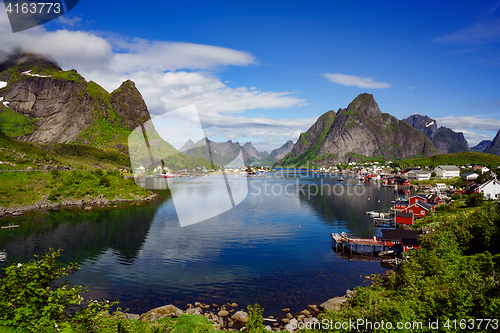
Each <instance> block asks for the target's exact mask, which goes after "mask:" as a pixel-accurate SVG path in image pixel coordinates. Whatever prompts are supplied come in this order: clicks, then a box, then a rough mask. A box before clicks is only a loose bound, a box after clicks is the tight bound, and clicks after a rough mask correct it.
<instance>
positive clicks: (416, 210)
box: [401, 201, 434, 219]
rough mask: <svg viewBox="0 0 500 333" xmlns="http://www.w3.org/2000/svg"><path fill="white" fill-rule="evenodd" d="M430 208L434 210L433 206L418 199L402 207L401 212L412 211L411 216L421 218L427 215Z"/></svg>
mask: <svg viewBox="0 0 500 333" xmlns="http://www.w3.org/2000/svg"><path fill="white" fill-rule="evenodd" d="M431 210H434V206H433V205H431V204H428V203H426V202H423V201H418V202H416V203H414V204H413V205H410V206H408V207H407V208H405V209H403V210H402V211H401V212H403V213H413V218H415V219H417V218H422V217H424V216H427V214H429V212H430V211H431Z"/></svg>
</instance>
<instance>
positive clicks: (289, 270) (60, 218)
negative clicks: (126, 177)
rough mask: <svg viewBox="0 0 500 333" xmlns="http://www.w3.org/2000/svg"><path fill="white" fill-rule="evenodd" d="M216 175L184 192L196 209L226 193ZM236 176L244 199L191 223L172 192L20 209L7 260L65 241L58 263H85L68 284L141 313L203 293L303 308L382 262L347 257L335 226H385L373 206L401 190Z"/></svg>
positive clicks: (321, 179) (367, 231)
mask: <svg viewBox="0 0 500 333" xmlns="http://www.w3.org/2000/svg"><path fill="white" fill-rule="evenodd" d="M233 177H236V176H233ZM214 181H215V178H214V177H202V178H197V179H193V180H192V181H190V182H188V183H187V184H186V193H189V196H187V198H189V197H192V198H193V202H192V203H190V202H189V201H185V202H184V204H186V205H190V204H191V205H192V209H193V210H196V209H197V207H198V206H197V204H196V201H197V199H200V198H203V197H204V196H211V195H220V194H219V193H216V192H213V191H211V188H212V185H213V182H214ZM239 181H240V182H243V184H244V182H247V183H248V186H249V187H248V196H247V197H246V199H245V200H243V202H241V203H240V204H239V205H237V206H236V207H235V208H233V209H231V210H228V211H226V212H225V213H223V214H221V215H219V216H216V217H213V218H210V219H208V220H206V221H203V222H200V223H197V224H192V225H188V226H185V227H181V226H180V225H179V221H178V218H177V214H176V209H175V206H174V204H173V200H172V197H171V196H170V195H168V194H167V195H164V199H163V200H162V201H161V202H160V203H156V204H151V205H146V206H135V205H131V206H128V207H125V208H120V209H101V210H99V209H95V210H94V211H91V212H87V211H82V210H79V211H59V212H47V213H43V214H32V215H26V216H22V217H19V218H17V219H15V222H16V223H17V224H20V225H21V228H18V229H12V230H2V231H0V252H2V251H3V252H4V253H5V254H6V258H4V259H3V261H0V265H1V267H6V266H8V265H10V264H12V263H17V262H27V261H29V260H31V259H33V255H34V254H43V253H46V252H47V250H48V249H49V248H55V249H58V248H62V249H64V252H63V256H62V257H61V260H60V261H61V263H66V264H67V263H69V262H78V263H80V264H81V269H80V270H79V271H78V272H77V273H75V274H72V275H71V276H70V277H69V282H70V283H71V284H81V285H87V286H88V287H89V290H90V292H89V293H88V295H87V297H88V298H92V299H97V298H102V297H105V298H107V299H119V300H120V301H121V304H120V305H121V307H122V308H123V309H129V312H132V313H143V312H145V311H147V310H150V309H152V308H154V307H157V306H161V305H165V304H175V305H177V306H179V307H181V308H185V306H186V304H187V303H194V302H195V301H201V302H205V303H207V304H210V303H213V302H215V303H217V304H223V303H226V302H236V303H238V304H239V306H240V307H241V308H244V307H246V305H248V304H254V303H256V302H258V303H259V304H260V305H261V306H262V307H264V308H265V314H266V315H270V314H275V313H278V312H279V311H280V309H281V308H283V307H289V308H290V309H291V310H292V311H298V310H301V309H304V308H305V307H306V306H307V304H312V303H316V304H318V303H321V302H323V301H325V300H327V299H329V298H332V297H335V296H340V295H343V294H344V292H345V290H346V289H353V288H354V287H355V286H358V285H363V284H364V283H365V282H364V278H363V277H364V276H365V275H369V274H372V273H382V272H383V271H384V268H382V267H381V266H380V262H378V261H359V260H347V259H345V258H341V257H340V256H339V255H338V254H336V253H335V252H334V251H333V250H332V240H331V236H330V233H331V232H347V233H349V234H352V235H355V236H360V237H371V236H373V235H379V234H380V230H379V229H378V228H375V227H374V226H373V223H372V220H371V219H370V218H369V217H368V216H367V215H366V214H365V212H366V211H368V210H381V209H386V208H388V207H389V206H390V204H391V200H393V199H394V197H395V194H394V191H392V190H390V189H388V188H384V187H380V186H378V185H376V184H365V183H361V182H359V181H357V180H356V179H354V178H352V177H351V178H350V177H346V180H345V181H343V182H341V181H338V180H337V178H336V176H331V175H319V176H318V175H317V174H294V173H291V174H286V173H284V174H283V173H280V174H279V175H278V176H276V174H274V173H267V174H263V175H261V176H260V177H241V176H240V179H239ZM8 222H9V223H12V222H13V221H12V220H10V221H3V222H2V225H7V224H8Z"/></svg>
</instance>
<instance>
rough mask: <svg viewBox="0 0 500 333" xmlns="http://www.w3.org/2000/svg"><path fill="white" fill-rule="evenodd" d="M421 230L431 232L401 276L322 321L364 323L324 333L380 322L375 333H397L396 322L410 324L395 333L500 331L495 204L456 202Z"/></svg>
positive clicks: (499, 223)
mask: <svg viewBox="0 0 500 333" xmlns="http://www.w3.org/2000/svg"><path fill="white" fill-rule="evenodd" d="M466 203H467V204H466ZM475 205H478V206H476V207H471V206H475ZM424 226H426V227H434V228H436V230H435V231H434V232H432V233H430V234H428V235H425V236H423V237H422V239H421V246H420V249H419V250H411V251H410V252H409V253H408V255H409V259H408V261H407V262H405V263H404V264H403V265H402V266H401V268H400V269H399V270H397V271H396V272H395V273H394V274H393V275H392V276H391V277H390V278H385V279H380V280H379V281H378V282H377V283H375V284H373V285H372V286H370V287H365V288H357V294H356V296H355V297H354V298H352V299H351V301H350V302H349V304H348V305H346V306H344V307H343V308H342V310H340V311H336V312H330V313H327V314H325V315H324V317H323V319H325V320H327V322H329V323H345V322H349V320H350V321H351V322H353V321H354V322H356V321H357V320H359V323H362V324H361V325H360V326H356V328H355V329H354V328H353V327H352V326H351V327H347V328H346V329H335V326H333V329H329V330H328V331H331V332H346V331H348V332H372V331H374V330H375V329H373V326H370V324H369V323H372V324H373V323H379V325H380V323H383V322H384V323H386V325H385V328H381V327H380V328H379V329H376V331H377V332H389V331H395V329H396V325H397V323H398V322H399V323H405V324H406V323H409V324H406V326H404V325H403V327H399V328H398V329H396V331H398V332H431V331H432V332H436V331H437V332H456V331H460V330H464V329H468V330H470V331H475V332H491V331H495V327H497V328H500V322H499V320H500V274H499V273H500V241H499V240H500V204H499V203H494V202H485V203H481V200H458V201H456V202H454V203H453V204H451V205H442V206H441V207H439V208H438V209H437V212H436V213H434V214H432V215H430V216H429V217H426V218H424V219H422V220H420V221H418V224H417V225H416V227H417V228H421V227H424ZM483 319H485V320H483ZM486 319H491V321H486ZM387 323H391V325H393V329H389V328H388V326H389V325H388V324H387ZM419 323H420V324H421V325H422V326H419V325H420V324H419ZM487 324H488V326H486V325H487ZM304 331H307V332H320V331H322V330H319V329H318V330H314V329H311V330H307V329H304Z"/></svg>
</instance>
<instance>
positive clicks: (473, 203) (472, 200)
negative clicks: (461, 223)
mask: <svg viewBox="0 0 500 333" xmlns="http://www.w3.org/2000/svg"><path fill="white" fill-rule="evenodd" d="M483 201H484V196H483V194H482V193H471V194H469V195H468V196H467V198H466V199H465V204H466V205H467V207H477V206H480V205H481V204H482V203H483Z"/></svg>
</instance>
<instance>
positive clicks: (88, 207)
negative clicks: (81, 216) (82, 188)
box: [84, 206, 92, 210]
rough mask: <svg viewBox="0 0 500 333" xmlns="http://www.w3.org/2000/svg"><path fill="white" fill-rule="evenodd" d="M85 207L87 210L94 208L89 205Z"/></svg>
mask: <svg viewBox="0 0 500 333" xmlns="http://www.w3.org/2000/svg"><path fill="white" fill-rule="evenodd" d="M84 209H85V210H92V207H90V206H87V207H85V208H84Z"/></svg>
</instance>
